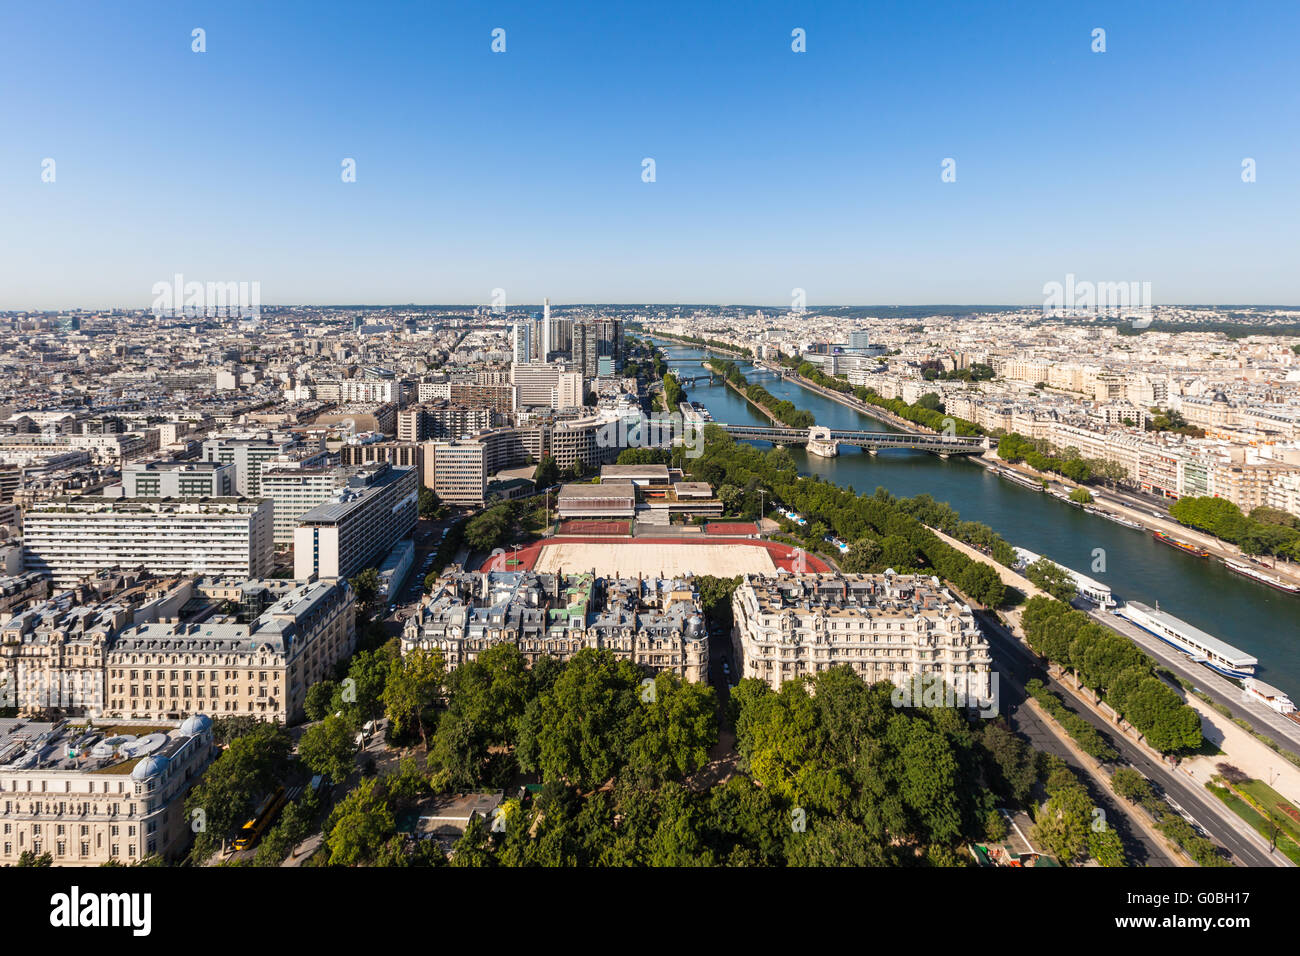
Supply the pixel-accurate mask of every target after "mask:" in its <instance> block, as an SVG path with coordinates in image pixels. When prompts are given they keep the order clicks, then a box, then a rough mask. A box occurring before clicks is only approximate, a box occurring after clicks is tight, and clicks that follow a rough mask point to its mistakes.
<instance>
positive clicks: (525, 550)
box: [479, 535, 830, 574]
mask: <svg viewBox="0 0 1300 956" xmlns="http://www.w3.org/2000/svg"><path fill="white" fill-rule="evenodd" d="M635 540H636V543H637V544H681V545H696V544H711V545H717V544H721V543H722V542H719V541H716V540H706V539H701V538H687V539H682V538H636V539H635ZM559 543H574V544H610V543H611V542H610V540H609V539H608V538H600V537H588V536H568V535H566V536H565V537H564V538H563V539H559V538H548V539H546V540H544V541H534V542H533V543H532V544H528V545H525V546H524V547H522V548H520V549H519V551H518V552H517V553H516V552H515V551H514V549H511V550H510V551H509V552H508V553H507V554H506V555H505V559H506V560H508V561H509V565H508V566H505V565H504V563H503V561H502V559H501V558H500V557H498V558H497V559H496V564H495V566H494V567H495V569H496V570H511V571H515V570H525V571H528V570H532V568H533V566H534V565H535V564H536V563H537V556H538V555H539V554H541V551H542V548H544V547H546V545H548V544H559ZM726 544H729V545H734V546H736V547H741V548H746V547H748V548H766V549H767V553H768V554H770V555H771V556H772V563H773V564H775V565H776V566H777V569H778V570H781V571H793V570H795V566H796V565H801V567H800V570H801V571H803V572H804V573H806V574H824V573H826V572H828V571H830V566H829V565H827V564H826V562H825V561H823V560H822V559H821V558H819V557H817V556H816V555H813V554H807V553H801V552H799V549H797V548H793V547H791V546H790V545H788V544H781V543H780V542H779V541H755V540H752V539H743V538H742V539H737V540H734V541H728V542H726ZM516 557H518V559H519V563H518V564H515V563H514V561H515V558H516ZM490 565H492V559H490V558H489V559H488V560H487V561H485V562H484V563H483V566H482V567H481V568H479V570H480V571H488V570H493V567H490Z"/></svg>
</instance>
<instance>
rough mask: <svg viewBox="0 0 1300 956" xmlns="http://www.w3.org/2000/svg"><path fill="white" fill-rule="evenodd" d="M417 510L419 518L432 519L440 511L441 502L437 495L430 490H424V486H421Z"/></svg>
mask: <svg viewBox="0 0 1300 956" xmlns="http://www.w3.org/2000/svg"><path fill="white" fill-rule="evenodd" d="M419 508H420V517H421V518H432V517H434V516H435V515H436V514H437V513H438V512H439V510H441V508H442V501H441V500H440V499H439V498H438V495H437V494H436V493H435V492H434V490H433V489H432V488H426V487H424V485H421V486H420V504H419Z"/></svg>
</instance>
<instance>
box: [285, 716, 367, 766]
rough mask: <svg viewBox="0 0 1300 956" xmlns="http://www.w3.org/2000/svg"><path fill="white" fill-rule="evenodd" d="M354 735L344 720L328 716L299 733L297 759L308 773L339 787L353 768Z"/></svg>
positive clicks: (355, 750) (354, 752) (354, 753)
mask: <svg viewBox="0 0 1300 956" xmlns="http://www.w3.org/2000/svg"><path fill="white" fill-rule="evenodd" d="M354 733H355V731H353V730H352V728H351V727H350V726H349V725H348V722H347V721H346V720H345V719H343V718H342V717H335V716H334V715H333V714H331V715H330V716H328V717H326V718H325V719H324V720H322V721H321V722H320V723H319V724H316V725H315V726H312V727H308V728H307V730H306V731H305V732H304V733H303V735H302V739H301V740H299V741H298V756H299V757H300V758H301V759H302V762H303V763H304V764H306V765H307V767H308V769H310V770H311V771H312V773H318V774H321V775H322V776H323V777H325V778H326V779H327V780H332V781H334V782H336V783H342V782H343V781H344V780H346V779H347V778H348V774H350V773H351V772H352V768H353V766H354V765H355V764H354V757H355V755H356V752H357V747H356V740H355V739H354V736H353V735H354Z"/></svg>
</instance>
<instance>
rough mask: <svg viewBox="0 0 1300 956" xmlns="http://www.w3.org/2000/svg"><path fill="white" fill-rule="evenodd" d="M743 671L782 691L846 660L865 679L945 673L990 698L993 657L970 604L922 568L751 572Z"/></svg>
mask: <svg viewBox="0 0 1300 956" xmlns="http://www.w3.org/2000/svg"><path fill="white" fill-rule="evenodd" d="M731 607H732V613H733V617H734V619H735V625H734V628H733V630H732V648H733V651H734V653H735V656H736V661H737V662H738V665H739V666H738V668H737V670H738V671H739V676H741V677H754V678H757V679H759V680H762V681H765V682H767V683H768V684H769V685H770V686H771V687H772V688H773V689H778V688H780V686H781V685H782V684H783V683H785V682H786V681H788V680H797V679H799V678H801V677H812V676H814V675H816V674H818V673H820V672H821V671H824V670H827V669H828V668H831V667H835V666H838V665H848V666H849V667H851V668H852V669H853V670H854V672H855V673H857V674H858V676H859V677H861V678H862V679H863V680H864V681H866V682H868V683H875V682H878V681H892V682H893V683H894V684H895V685H899V686H901V685H902V684H903V683H904V682H906V681H908V680H909V679H911V678H915V677H921V678H941V679H942V680H943V682H944V683H945V684H946V685H947V686H949V687H951V688H952V689H953V690H954V691H955V692H956V693H958V694H961V695H965V698H964V699H966V700H974V701H987V700H989V699H990V698H991V695H992V690H991V685H992V681H991V676H990V674H991V667H992V659H991V657H990V654H989V645H988V642H987V640H985V638H984V636H983V634H981V632H980V629H979V626H978V625H977V624H976V622H975V617H974V615H973V613H972V612H971V609H970V607H969V606H967V605H966V604H964V603H963V602H961V601H959V600H958V599H957V598H955V597H953V595H952V593H951V592H950V591H948V589H947V588H945V587H943V586H942V585H941V584H940V583H939V582H938V579H937V578H931V577H927V576H925V575H916V574H847V575H840V574H815V575H807V574H804V575H796V574H789V573H782V574H780V575H778V576H776V577H758V576H754V575H746V576H745V577H744V578H743V579H742V580H741V583H740V585H739V586H738V587H737V588H736V590H735V592H734V594H733V595H732V602H731Z"/></svg>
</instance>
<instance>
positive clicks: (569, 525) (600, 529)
mask: <svg viewBox="0 0 1300 956" xmlns="http://www.w3.org/2000/svg"><path fill="white" fill-rule="evenodd" d="M631 533H632V522H630V521H597V520H595V519H594V518H570V519H569V520H568V521H562V522H560V534H563V535H574V534H631Z"/></svg>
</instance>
